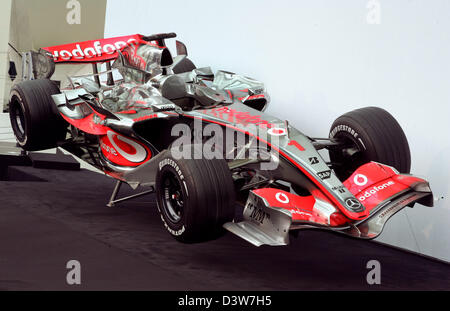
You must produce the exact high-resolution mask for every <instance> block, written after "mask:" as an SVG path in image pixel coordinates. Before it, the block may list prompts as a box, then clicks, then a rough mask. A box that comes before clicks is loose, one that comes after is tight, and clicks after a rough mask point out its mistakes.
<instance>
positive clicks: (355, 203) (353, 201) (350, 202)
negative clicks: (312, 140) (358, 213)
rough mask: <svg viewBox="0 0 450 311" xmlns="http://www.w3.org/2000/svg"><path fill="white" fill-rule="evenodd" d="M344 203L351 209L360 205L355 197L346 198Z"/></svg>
mask: <svg viewBox="0 0 450 311" xmlns="http://www.w3.org/2000/svg"><path fill="white" fill-rule="evenodd" d="M345 205H347V207H349V208H351V209H353V210H356V209H358V208H360V207H361V203H359V201H358V200H357V199H355V198H348V199H347V200H345Z"/></svg>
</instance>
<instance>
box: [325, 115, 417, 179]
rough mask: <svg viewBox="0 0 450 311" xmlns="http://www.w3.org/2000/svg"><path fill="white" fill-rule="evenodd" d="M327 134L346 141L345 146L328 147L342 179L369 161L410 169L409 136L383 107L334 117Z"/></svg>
mask: <svg viewBox="0 0 450 311" xmlns="http://www.w3.org/2000/svg"><path fill="white" fill-rule="evenodd" d="M329 136H330V138H332V139H336V140H338V141H340V142H343V143H344V144H345V148H336V149H334V150H333V149H332V150H330V159H331V162H332V163H337V164H338V165H337V166H335V169H334V170H335V172H336V174H337V175H338V177H339V178H340V179H342V180H344V179H346V178H348V176H350V175H351V174H352V172H353V171H355V170H356V169H357V168H358V167H359V166H360V165H362V164H364V163H367V162H370V161H375V162H379V163H383V164H386V165H389V166H392V167H394V168H396V169H397V170H398V171H399V172H400V173H409V171H410V168H411V154H410V150H409V145H408V140H407V139H406V136H405V133H404V132H403V130H402V128H401V127H400V125H399V124H398V122H397V121H396V120H395V119H394V117H393V116H392V115H391V114H390V113H389V112H387V111H386V110H384V109H381V108H378V107H366V108H361V109H356V110H353V111H350V112H347V113H346V114H344V115H342V116H340V117H339V118H337V119H336V121H334V123H333V125H332V126H331V129H330V135H329ZM355 151H356V152H355ZM349 153H352V154H351V155H350V154H349Z"/></svg>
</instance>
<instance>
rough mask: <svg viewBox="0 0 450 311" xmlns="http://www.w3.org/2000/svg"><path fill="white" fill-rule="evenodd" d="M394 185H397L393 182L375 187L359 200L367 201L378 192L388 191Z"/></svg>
mask: <svg viewBox="0 0 450 311" xmlns="http://www.w3.org/2000/svg"><path fill="white" fill-rule="evenodd" d="M394 184H395V183H394V182H393V181H388V182H387V183H384V184H382V185H380V186H374V187H372V188H370V189H368V190H366V192H364V194H363V195H362V196H360V197H359V200H360V201H364V200H365V199H367V198H370V197H371V196H372V195H374V194H376V193H377V192H378V191H380V190H383V189H386V188H388V187H390V186H392V185H394Z"/></svg>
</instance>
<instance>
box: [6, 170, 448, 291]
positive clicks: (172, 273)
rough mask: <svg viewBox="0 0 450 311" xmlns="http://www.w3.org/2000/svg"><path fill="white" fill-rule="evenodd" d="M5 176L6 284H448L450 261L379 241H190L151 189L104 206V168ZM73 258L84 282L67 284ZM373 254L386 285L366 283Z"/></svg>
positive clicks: (313, 237)
mask: <svg viewBox="0 0 450 311" xmlns="http://www.w3.org/2000/svg"><path fill="white" fill-rule="evenodd" d="M2 175H3V178H2V179H4V180H3V181H0V290H77V289H92V290H399V289H406V290H408V289H411V290H450V265H447V264H443V263H439V262H436V261H433V260H429V259H426V258H423V257H420V256H417V255H413V254H410V253H406V252H403V251H399V250H395V249H392V248H390V247H386V246H382V245H380V244H377V243H373V242H368V241H361V240H354V239H350V238H347V237H344V236H340V235H335V234H332V233H327V232H322V231H303V232H301V233H300V235H299V237H298V238H296V239H292V240H291V245H289V246H286V247H260V248H257V247H254V246H252V245H250V244H248V243H247V242H245V241H243V240H241V239H240V238H238V237H235V236H233V235H232V234H226V235H225V236H224V237H222V238H220V239H218V240H216V241H212V242H208V243H204V244H192V245H186V244H181V243H179V242H176V241H175V240H174V239H172V237H170V236H169V234H168V233H167V232H166V231H165V229H164V228H163V226H162V224H161V221H160V219H159V216H158V213H157V210H156V205H155V202H154V198H153V196H152V195H149V196H147V197H144V198H140V199H137V200H135V201H128V202H125V203H122V204H120V205H118V206H116V207H113V208H107V207H106V206H105V204H106V203H107V200H108V198H109V195H110V194H111V191H112V188H113V185H114V180H112V179H110V178H108V177H105V176H103V175H100V174H96V173H93V172H90V171H86V170H81V171H59V170H45V169H36V168H32V167H10V170H9V173H8V172H6V173H5V171H4V172H3V174H2ZM6 179H9V180H6ZM12 180H14V181H12ZM42 180H47V181H42ZM123 188H124V191H123V193H124V194H127V193H130V191H129V190H128V189H127V188H128V187H123ZM71 259H76V260H78V261H80V263H81V282H82V284H81V285H76V286H69V285H67V284H66V273H67V271H68V270H67V269H66V263H67V261H69V260H71ZM373 259H375V260H378V261H379V262H380V263H381V285H372V286H370V285H368V284H367V282H366V274H367V272H368V270H367V269H366V263H367V262H368V261H369V260H373Z"/></svg>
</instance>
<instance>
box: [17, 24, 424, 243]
mask: <svg viewBox="0 0 450 311" xmlns="http://www.w3.org/2000/svg"><path fill="white" fill-rule="evenodd" d="M173 37H175V34H174V33H168V34H157V35H151V36H142V35H131V36H123V37H116V38H109V39H101V40H95V41H85V42H78V43H74V44H66V45H60V46H53V47H46V48H43V49H41V51H40V52H39V53H38V52H32V53H33V55H32V56H33V57H32V60H37V61H38V62H39V63H38V65H39V66H34V68H35V69H34V70H33V72H31V71H30V75H29V80H27V81H23V82H20V83H18V84H16V85H15V86H14V87H13V88H12V90H11V95H10V102H9V111H10V116H11V124H12V127H13V130H14V133H15V136H16V138H17V141H18V144H19V145H20V146H21V147H22V148H23V149H25V150H42V149H46V148H53V147H56V146H58V147H60V148H63V149H65V150H67V151H69V152H70V153H72V154H73V155H75V156H77V157H78V158H80V159H82V160H84V161H86V162H88V163H89V164H91V165H93V166H95V167H96V168H98V169H100V170H102V171H103V172H104V173H105V174H107V175H109V176H112V177H113V178H115V179H117V180H118V182H117V185H116V187H115V189H114V191H113V195H112V197H111V199H110V202H109V204H108V205H109V206H111V205H113V204H114V203H117V202H120V201H122V200H124V199H129V198H130V197H127V198H120V199H117V193H118V191H119V188H120V185H121V184H122V183H127V184H129V185H130V186H131V187H132V188H134V189H137V188H138V187H147V188H148V189H146V191H144V192H141V193H137V194H136V195H134V196H132V197H135V196H138V195H141V194H143V193H144V194H145V193H149V192H153V191H155V192H156V197H157V203H158V210H159V213H160V215H161V219H162V222H163V224H164V226H165V228H166V229H167V231H168V232H169V233H170V234H171V235H172V236H174V237H175V238H176V239H178V240H180V241H183V242H199V241H205V240H208V239H212V238H215V237H218V236H219V235H220V234H221V233H222V232H223V228H225V229H227V230H228V231H231V232H232V233H234V234H236V235H238V236H240V237H241V238H243V239H245V240H247V241H248V242H250V243H252V244H254V245H257V246H259V245H263V244H266V245H286V244H288V243H289V236H290V233H296V232H298V230H301V229H311V228H318V229H324V230H331V231H335V232H340V233H343V234H346V235H349V236H352V237H356V238H363V239H372V238H375V237H377V236H378V235H379V234H380V233H381V231H382V230H383V227H384V225H385V223H386V221H387V220H388V219H389V218H390V217H391V216H393V215H394V214H395V213H397V212H398V211H400V210H401V209H403V208H404V207H406V206H409V207H413V206H414V205H415V203H419V204H423V205H426V206H432V205H433V195H432V192H431V190H430V187H429V184H428V182H427V181H425V180H424V179H421V178H418V177H414V176H412V175H410V174H409V171H410V166H411V158H410V151H409V146H408V142H407V139H406V137H405V134H404V132H403V130H402V129H401V127H400V125H399V124H398V123H397V121H396V120H395V119H394V118H393V117H392V116H391V115H390V114H389V113H388V112H386V111H385V110H383V109H381V108H376V107H367V108H361V109H357V110H354V111H351V112H348V113H346V114H344V115H342V116H340V117H339V118H337V119H336V121H335V122H334V123H333V124H332V126H331V130H330V132H329V137H328V138H312V137H308V136H307V135H305V134H303V133H302V132H300V131H299V130H297V129H295V128H294V127H293V126H292V125H290V124H289V122H288V121H286V120H280V119H277V118H275V117H272V116H270V115H268V114H266V113H264V111H265V109H266V107H267V105H268V103H269V96H268V94H267V93H266V89H265V87H264V84H263V83H261V82H259V81H256V80H254V79H251V78H248V77H244V76H242V75H239V74H235V73H232V72H226V71H217V72H216V73H213V72H212V70H211V69H210V68H209V67H205V68H196V67H195V65H194V64H193V63H192V61H191V60H190V59H188V58H187V49H186V46H185V45H184V44H183V43H181V42H179V41H176V50H177V56H175V57H173V56H172V55H171V53H170V51H169V49H168V48H167V47H166V44H165V40H166V39H168V38H173ZM58 63H74V64H79V63H92V64H93V73H92V74H90V75H83V76H72V77H68V81H67V85H66V86H65V87H60V86H59V84H58V81H52V80H50V78H51V76H52V73H53V72H54V68H55V64H58ZM102 63H105V64H106V71H103V72H98V67H97V65H98V64H102ZM36 68H37V69H36ZM117 72H119V73H120V75H119V74H117ZM102 77H106V81H101V80H102ZM293 109H294V108H293ZM293 113H295V111H293ZM87 182H89V181H87Z"/></svg>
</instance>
